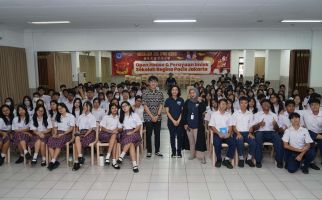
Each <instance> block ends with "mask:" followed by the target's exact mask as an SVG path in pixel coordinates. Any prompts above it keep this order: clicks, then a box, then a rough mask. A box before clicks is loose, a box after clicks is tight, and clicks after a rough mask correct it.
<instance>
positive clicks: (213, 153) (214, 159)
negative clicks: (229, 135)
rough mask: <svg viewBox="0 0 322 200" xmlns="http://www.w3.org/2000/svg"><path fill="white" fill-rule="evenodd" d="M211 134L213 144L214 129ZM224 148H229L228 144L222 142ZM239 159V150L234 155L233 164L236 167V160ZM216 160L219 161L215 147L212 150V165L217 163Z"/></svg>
mask: <svg viewBox="0 0 322 200" xmlns="http://www.w3.org/2000/svg"><path fill="white" fill-rule="evenodd" d="M210 134H211V144H212V145H213V141H214V140H213V135H214V134H213V133H212V131H210ZM221 146H222V148H228V145H227V144H226V143H222V145H221ZM237 160H238V154H237V150H236V151H235V155H234V158H233V159H232V162H231V164H232V165H233V166H234V167H235V165H236V162H237ZM216 161H217V158H216V153H215V148H214V147H213V150H212V165H213V166H215V164H216Z"/></svg>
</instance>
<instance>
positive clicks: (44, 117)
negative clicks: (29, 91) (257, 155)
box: [32, 105, 48, 128]
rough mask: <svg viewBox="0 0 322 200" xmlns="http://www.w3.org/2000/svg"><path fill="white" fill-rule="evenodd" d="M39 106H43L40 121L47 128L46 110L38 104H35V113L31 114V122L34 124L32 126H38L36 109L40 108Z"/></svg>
mask: <svg viewBox="0 0 322 200" xmlns="http://www.w3.org/2000/svg"><path fill="white" fill-rule="evenodd" d="M40 108H43V109H44V115H43V116H42V119H43V120H42V123H43V125H44V126H45V127H46V128H47V126H48V121H47V120H48V116H47V112H46V108H45V106H44V105H38V106H36V108H35V113H34V115H33V116H32V121H33V124H34V126H35V127H37V128H38V126H39V124H38V119H37V118H38V116H37V111H38V110H39V109H40Z"/></svg>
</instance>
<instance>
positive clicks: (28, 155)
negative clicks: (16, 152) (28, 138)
mask: <svg viewBox="0 0 322 200" xmlns="http://www.w3.org/2000/svg"><path fill="white" fill-rule="evenodd" d="M25 158H26V160H31V159H32V156H31V155H30V153H29V152H28V153H26V154H25Z"/></svg>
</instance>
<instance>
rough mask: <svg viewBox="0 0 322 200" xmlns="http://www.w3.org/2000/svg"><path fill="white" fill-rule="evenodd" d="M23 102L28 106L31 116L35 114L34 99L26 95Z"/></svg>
mask: <svg viewBox="0 0 322 200" xmlns="http://www.w3.org/2000/svg"><path fill="white" fill-rule="evenodd" d="M22 104H23V105H24V106H26V108H27V110H28V113H29V116H30V118H31V117H32V116H33V115H34V105H33V103H32V100H31V98H30V97H29V96H24V98H23V102H22Z"/></svg>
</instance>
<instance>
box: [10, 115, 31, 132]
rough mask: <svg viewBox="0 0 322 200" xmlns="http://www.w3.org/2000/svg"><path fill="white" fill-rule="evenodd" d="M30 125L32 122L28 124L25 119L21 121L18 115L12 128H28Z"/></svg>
mask: <svg viewBox="0 0 322 200" xmlns="http://www.w3.org/2000/svg"><path fill="white" fill-rule="evenodd" d="M29 125H30V122H29V123H28V124H26V123H25V119H21V120H20V122H19V119H18V117H15V118H14V119H13V121H12V130H18V129H26V128H29Z"/></svg>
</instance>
